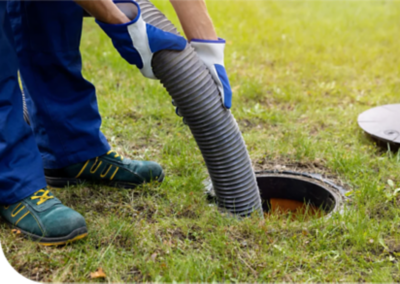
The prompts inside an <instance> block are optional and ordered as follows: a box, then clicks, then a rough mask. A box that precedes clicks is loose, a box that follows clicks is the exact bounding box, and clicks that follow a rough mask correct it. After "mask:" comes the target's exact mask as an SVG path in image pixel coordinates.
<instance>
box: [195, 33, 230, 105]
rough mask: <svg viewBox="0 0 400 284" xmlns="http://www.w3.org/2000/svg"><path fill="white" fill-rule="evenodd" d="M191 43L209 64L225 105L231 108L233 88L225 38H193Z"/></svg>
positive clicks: (201, 57)
mask: <svg viewBox="0 0 400 284" xmlns="http://www.w3.org/2000/svg"><path fill="white" fill-rule="evenodd" d="M190 45H191V46H192V47H193V48H194V50H195V51H196V53H197V55H198V56H199V57H200V59H201V60H202V61H203V62H204V64H205V65H206V66H207V68H208V70H210V72H211V75H212V77H213V78H214V80H215V82H216V83H217V86H218V90H219V93H220V95H221V97H222V103H223V105H224V107H225V108H226V109H230V108H231V106H232V89H231V86H230V84H229V79H228V75H227V74H226V70H225V63H224V49H225V40H224V39H222V38H219V39H218V40H201V39H192V41H191V42H190Z"/></svg>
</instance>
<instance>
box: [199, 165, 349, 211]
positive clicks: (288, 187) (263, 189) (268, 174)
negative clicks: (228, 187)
mask: <svg viewBox="0 0 400 284" xmlns="http://www.w3.org/2000/svg"><path fill="white" fill-rule="evenodd" d="M255 174H256V178H257V183H258V187H259V189H260V196H261V200H262V205H263V210H264V212H265V213H266V215H268V214H276V213H278V212H279V213H284V214H287V213H290V214H294V215H295V214H301V215H304V214H307V215H317V216H318V217H323V216H329V215H331V214H332V213H333V212H340V211H341V210H342V208H343V203H344V199H345V192H346V190H345V189H344V188H342V187H340V186H338V185H336V184H334V183H333V182H331V181H330V180H327V179H325V178H323V177H322V176H321V175H319V174H309V173H299V172H291V171H261V172H256V173H255ZM207 194H208V196H209V198H212V199H213V200H216V196H215V192H214V191H213V188H212V185H210V184H209V185H208V187H207Z"/></svg>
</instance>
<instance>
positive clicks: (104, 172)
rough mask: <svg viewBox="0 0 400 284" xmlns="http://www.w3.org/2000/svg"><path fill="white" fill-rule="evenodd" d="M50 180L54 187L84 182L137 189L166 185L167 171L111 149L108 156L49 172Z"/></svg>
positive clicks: (151, 163)
mask: <svg viewBox="0 0 400 284" xmlns="http://www.w3.org/2000/svg"><path fill="white" fill-rule="evenodd" d="M44 173H45V175H46V181H47V184H48V185H49V186H52V187H64V186H68V185H75V184H81V183H84V182H90V183H96V184H104V185H107V186H112V187H120V188H135V187H136V186H138V185H140V184H143V183H147V182H150V181H159V182H162V181H163V179H164V172H163V169H162V168H161V166H160V165H159V164H157V163H155V162H149V161H134V160H130V159H127V158H124V157H122V156H120V155H118V153H117V152H115V151H113V150H110V151H108V153H107V154H105V155H103V156H100V157H96V158H93V159H90V160H87V161H86V162H83V163H78V164H74V165H71V166H68V167H65V168H62V169H45V170H44Z"/></svg>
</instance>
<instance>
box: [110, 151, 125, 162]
mask: <svg viewBox="0 0 400 284" xmlns="http://www.w3.org/2000/svg"><path fill="white" fill-rule="evenodd" d="M110 154H115V156H114V158H118V157H121V160H123V159H124V157H123V156H120V155H119V154H118V153H117V151H115V150H110V151H108V152H107V155H110Z"/></svg>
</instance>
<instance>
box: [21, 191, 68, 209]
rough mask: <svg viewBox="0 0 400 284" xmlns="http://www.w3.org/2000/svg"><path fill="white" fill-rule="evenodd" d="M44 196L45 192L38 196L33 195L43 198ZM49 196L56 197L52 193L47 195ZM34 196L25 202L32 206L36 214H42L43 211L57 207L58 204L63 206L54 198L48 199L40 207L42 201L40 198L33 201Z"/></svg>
mask: <svg viewBox="0 0 400 284" xmlns="http://www.w3.org/2000/svg"><path fill="white" fill-rule="evenodd" d="M43 194H44V192H39V193H38V194H37V195H33V196H39V197H40V196H42V195H43ZM47 195H48V196H54V195H53V194H52V193H51V192H49V193H48V194H47ZM31 197H32V195H31V196H30V197H27V198H26V199H25V201H26V202H27V203H28V204H29V205H30V207H31V208H32V209H33V210H34V211H36V212H42V211H46V210H47V209H49V208H50V207H52V206H54V205H57V204H62V203H61V201H60V200H59V199H58V198H56V197H53V198H51V199H47V200H46V201H45V202H43V203H42V204H40V205H38V202H39V201H40V199H39V198H37V199H31Z"/></svg>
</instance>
